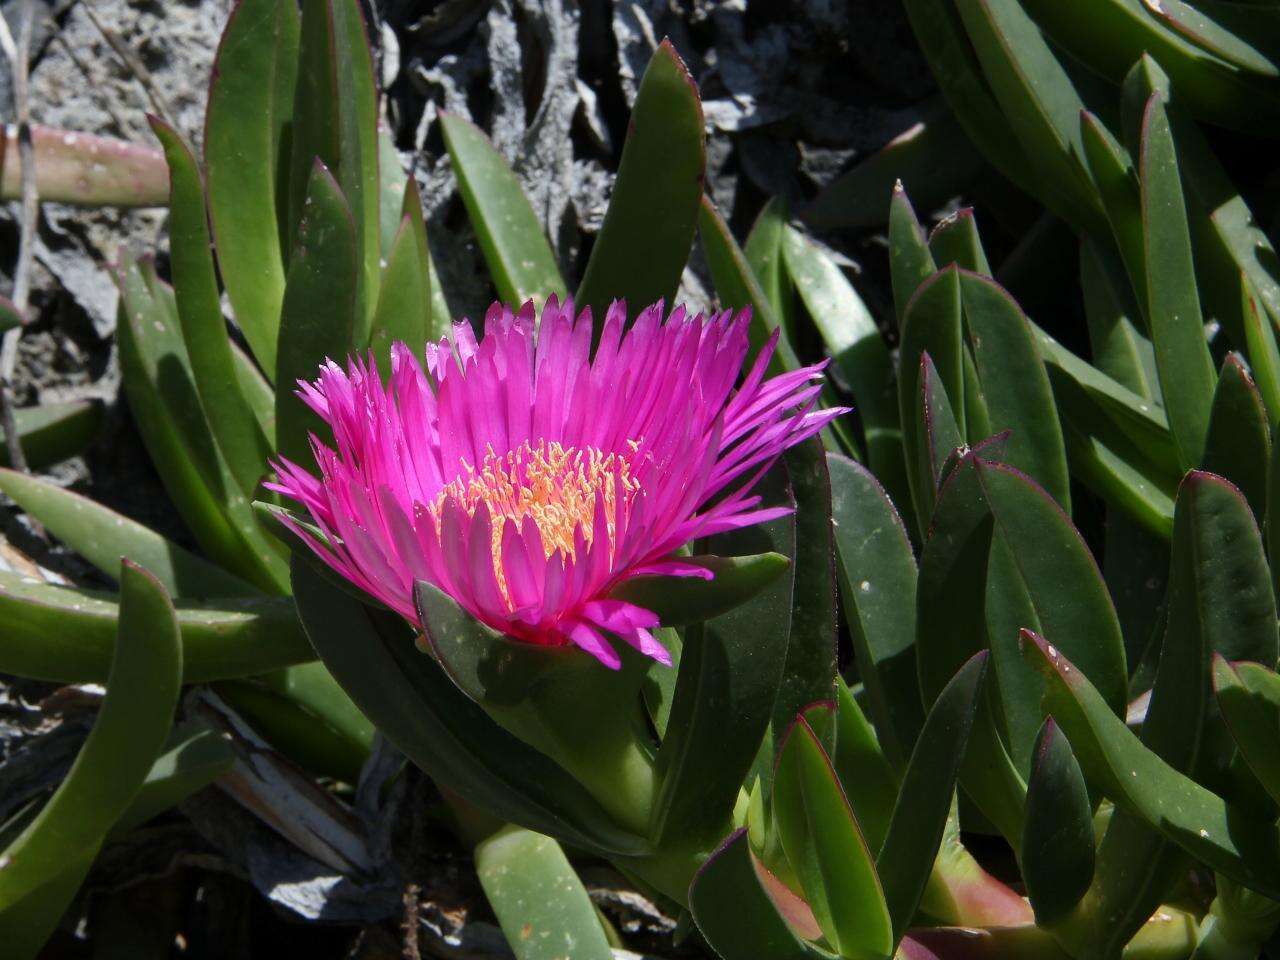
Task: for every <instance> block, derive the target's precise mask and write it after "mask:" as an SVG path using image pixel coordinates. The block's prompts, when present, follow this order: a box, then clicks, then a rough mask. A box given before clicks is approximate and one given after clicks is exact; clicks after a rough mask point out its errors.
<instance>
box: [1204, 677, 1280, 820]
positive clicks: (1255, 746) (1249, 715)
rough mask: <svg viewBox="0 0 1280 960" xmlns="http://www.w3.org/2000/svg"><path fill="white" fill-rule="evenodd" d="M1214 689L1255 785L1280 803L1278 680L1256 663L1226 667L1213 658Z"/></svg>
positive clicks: (1279, 689)
mask: <svg viewBox="0 0 1280 960" xmlns="http://www.w3.org/2000/svg"><path fill="white" fill-rule="evenodd" d="M1213 689H1214V692H1215V693H1216V694H1217V697H1218V706H1219V708H1220V709H1221V710H1222V716H1223V718H1224V719H1225V720H1226V722H1227V727H1228V729H1230V731H1231V737H1232V739H1233V740H1234V741H1235V743H1236V745H1237V746H1238V747H1239V748H1240V753H1241V755H1242V756H1243V757H1244V759H1245V762H1246V763H1247V764H1248V765H1249V769H1250V770H1252V771H1253V774H1254V776H1256V777H1257V778H1258V782H1259V783H1261V784H1262V786H1263V788H1265V789H1266V791H1267V793H1268V794H1270V795H1271V798H1272V799H1273V800H1276V801H1277V802H1280V754H1277V753H1276V750H1275V734H1276V730H1277V729H1280V677H1277V676H1276V674H1275V672H1274V671H1272V670H1269V669H1268V668H1266V667H1264V666H1263V665H1262V664H1259V663H1235V664H1233V663H1228V662H1227V660H1226V659H1225V658H1224V657H1223V656H1222V654H1220V653H1215V654H1214V657H1213Z"/></svg>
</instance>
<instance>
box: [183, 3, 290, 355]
mask: <svg viewBox="0 0 1280 960" xmlns="http://www.w3.org/2000/svg"><path fill="white" fill-rule="evenodd" d="M299 30H300V20H299V16H298V8H297V6H296V5H295V4H291V3H276V2H274V0H242V2H241V3H239V4H238V5H237V6H236V8H235V10H234V11H233V12H232V14H231V19H230V20H228V21H227V26H226V29H225V30H224V31H223V34H222V40H221V42H220V43H219V44H218V54H217V57H216V59H215V61H214V68H213V81H212V84H211V85H210V89H209V109H208V116H207V118H206V120H205V128H204V154H205V163H206V167H207V171H208V178H209V217H210V220H211V221H212V223H213V234H214V237H215V239H216V240H217V241H218V268H219V272H220V273H221V275H222V280H223V283H225V284H226V288H227V297H228V299H230V301H231V309H232V311H233V312H234V314H235V318H236V324H237V325H238V326H239V327H240V330H241V331H242V332H243V333H244V336H245V339H246V340H247V341H248V343H249V347H250V349H252V350H253V353H254V356H255V357H257V359H258V362H259V363H260V364H261V365H262V369H264V370H266V371H267V373H268V374H274V373H275V369H276V337H277V335H278V331H279V326H280V304H281V303H282V302H283V300H284V278H285V271H284V249H283V248H282V246H281V243H282V229H281V226H282V225H281V223H280V221H281V220H284V219H286V218H285V217H282V216H281V212H282V211H284V210H286V209H287V207H288V201H287V198H286V197H282V196H280V195H279V193H280V192H281V185H282V183H283V180H282V178H281V171H280V164H281V160H282V158H281V152H282V150H281V147H282V143H283V138H284V135H285V134H284V131H285V128H286V125H287V124H288V123H289V118H290V114H291V112H292V110H293V103H294V85H295V83H296V82H297V72H298V34H299ZM286 162H287V161H286Z"/></svg>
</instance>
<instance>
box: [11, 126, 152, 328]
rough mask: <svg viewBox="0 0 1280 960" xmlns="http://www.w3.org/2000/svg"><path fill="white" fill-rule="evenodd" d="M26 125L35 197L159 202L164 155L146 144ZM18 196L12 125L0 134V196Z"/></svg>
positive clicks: (88, 203)
mask: <svg viewBox="0 0 1280 960" xmlns="http://www.w3.org/2000/svg"><path fill="white" fill-rule="evenodd" d="M27 129H28V130H29V131H30V133H31V148H32V150H33V151H34V152H35V168H36V193H37V195H38V196H39V197H40V199H41V200H45V201H49V202H52V203H65V204H70V205H73V206H82V207H162V206H164V203H165V198H166V197H167V196H168V195H169V176H168V172H167V171H166V169H165V163H164V156H163V155H162V154H160V153H159V152H158V151H157V150H155V148H153V147H152V146H151V145H150V144H141V143H132V142H130V141H128V140H120V139H118V138H116V137H101V136H97V135H95V134H92V133H84V132H83V131H81V130H74V131H73V130H61V129H57V128H55V127H45V126H41V125H40V124H38V123H33V124H30V125H29V126H28V128H27ZM21 198H22V152H21V149H20V148H19V146H18V128H17V125H16V124H13V125H10V126H8V127H7V128H6V129H5V131H4V135H3V137H0V199H4V200H20V199H21ZM14 315H16V311H14Z"/></svg>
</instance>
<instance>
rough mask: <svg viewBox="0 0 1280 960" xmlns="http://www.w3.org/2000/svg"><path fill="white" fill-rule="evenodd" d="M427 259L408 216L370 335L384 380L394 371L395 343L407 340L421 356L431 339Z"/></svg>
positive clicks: (397, 240) (393, 249) (395, 242)
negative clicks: (392, 347) (392, 352)
mask: <svg viewBox="0 0 1280 960" xmlns="http://www.w3.org/2000/svg"><path fill="white" fill-rule="evenodd" d="M423 239H424V240H425V237H424V238H423ZM427 256H428V254H427V253H426V250H425V246H424V245H423V243H421V242H420V241H419V237H418V234H417V231H416V229H415V224H414V223H413V221H412V219H411V216H410V215H406V216H405V217H404V218H403V219H402V220H401V222H400V229H399V230H397V231H396V233H395V239H394V240H393V241H392V243H391V250H390V251H389V252H388V254H387V257H386V262H387V265H386V266H385V267H384V268H383V270H382V286H381V288H380V289H379V291H378V306H377V309H376V310H375V311H374V314H373V328H372V331H371V333H370V334H369V346H370V347H372V348H373V353H374V357H375V358H376V359H377V361H378V369H379V371H380V372H381V373H382V376H383V377H384V378H386V377H387V376H388V375H389V373H390V371H391V344H393V343H395V342H396V341H398V340H399V341H403V342H404V343H406V344H408V346H409V349H410V350H412V351H413V352H414V353H415V354H420V353H421V352H422V350H423V348H424V347H425V346H426V343H427V341H428V339H430V337H431V333H432V329H431V326H432V325H431V273H430V271H429V270H428V269H427Z"/></svg>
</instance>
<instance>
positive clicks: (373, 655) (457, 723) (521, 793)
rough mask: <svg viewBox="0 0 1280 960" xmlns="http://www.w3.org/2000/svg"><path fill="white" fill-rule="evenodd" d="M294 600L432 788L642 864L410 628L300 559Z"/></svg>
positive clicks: (638, 847)
mask: <svg viewBox="0 0 1280 960" xmlns="http://www.w3.org/2000/svg"><path fill="white" fill-rule="evenodd" d="M292 569H293V586H294V598H295V600H296V601H297V604H298V614H299V616H300V617H301V619H302V623H303V626H304V627H305V628H306V630H307V634H308V636H309V637H310V638H311V642H312V643H313V644H314V646H315V649H316V652H317V653H318V654H319V655H320V657H321V659H322V660H323V661H324V664H325V666H326V667H327V668H328V669H329V672H330V673H332V674H333V676H334V678H335V679H336V680H337V681H338V683H339V684H341V686H342V688H343V689H344V690H345V691H346V692H347V695H348V696H350V697H351V699H352V700H353V701H354V702H355V703H356V705H357V706H358V707H359V708H360V709H361V711H362V712H363V713H364V714H365V716H367V717H368V718H369V719H370V721H372V722H373V724H374V725H375V726H376V727H377V728H378V729H379V730H380V731H381V732H382V733H383V734H384V735H385V736H386V737H387V738H388V739H389V740H390V741H391V742H392V743H394V744H395V745H396V746H397V747H399V748H400V749H401V750H402V751H403V752H404V753H405V755H406V756H408V757H409V759H411V760H412V761H413V762H414V763H416V764H417V765H418V766H419V767H421V768H422V770H423V771H424V772H426V773H427V774H428V775H429V776H430V777H432V779H434V780H436V781H438V782H440V783H442V784H444V785H445V786H447V787H448V788H449V789H451V790H453V791H455V792H456V793H459V794H461V795H462V796H463V797H464V798H466V799H467V800H469V801H470V802H472V803H474V804H475V805H477V806H479V807H481V808H483V809H485V810H487V811H489V812H490V813H492V814H493V815H494V816H497V817H499V818H501V819H504V820H509V821H512V822H514V823H519V824H521V825H522V826H526V827H528V828H529V829H531V830H537V831H538V832H540V833H546V834H548V835H550V836H554V837H556V838H557V839H560V840H563V841H565V842H568V843H570V844H572V845H574V846H576V847H581V848H582V849H585V850H591V851H594V852H596V853H598V854H601V855H604V856H608V855H611V854H612V855H617V854H623V855H636V854H643V853H644V852H646V850H647V845H646V844H644V843H643V842H642V841H640V840H639V838H637V837H636V836H635V835H634V834H632V833H630V832H629V831H625V830H622V829H620V828H618V827H617V826H616V824H615V823H614V822H613V819H612V818H611V817H610V816H609V815H608V814H607V813H606V812H605V811H604V809H603V808H602V807H601V806H600V804H599V802H598V801H596V800H595V799H593V798H592V797H591V796H590V794H588V793H587V792H586V790H585V789H584V788H583V787H582V786H581V785H580V784H579V783H578V782H577V781H576V780H574V779H573V778H572V777H570V776H569V775H568V774H567V773H565V771H564V769H563V768H562V767H560V766H559V765H558V764H556V763H554V762H552V761H551V760H550V759H548V758H547V757H546V756H544V755H543V754H541V753H539V752H538V751H537V750H534V749H533V748H531V747H529V746H527V745H526V744H525V743H523V742H522V741H520V740H518V739H517V738H516V737H514V736H512V735H511V734H510V733H508V732H507V731H505V730H503V729H502V728H501V727H499V726H498V725H497V723H495V722H494V721H493V720H492V719H491V718H490V717H489V716H488V715H486V714H485V712H484V711H483V710H481V709H480V707H479V706H477V705H476V704H475V703H473V702H472V701H471V700H470V699H468V698H467V697H466V695H465V694H463V693H462V691H460V690H459V689H458V688H457V687H456V686H455V685H454V683H453V681H452V680H450V679H449V677H448V676H447V675H446V674H445V673H444V671H443V670H442V669H441V668H440V666H439V664H437V663H436V661H435V660H434V659H433V658H432V657H431V656H429V655H427V654H424V653H423V652H422V651H420V650H419V649H418V648H417V647H416V646H415V645H414V639H413V635H412V633H411V631H410V630H409V628H408V627H407V625H406V624H405V623H404V622H403V621H402V620H401V619H400V618H399V617H398V616H392V615H389V614H381V613H378V612H376V611H372V610H370V609H368V608H367V607H365V606H363V605H361V603H360V602H359V601H358V600H355V599H354V598H352V597H351V596H349V595H347V594H345V593H342V592H341V591H337V590H334V589H333V588H332V587H331V586H329V584H328V582H327V581H325V580H324V579H322V578H321V577H320V576H319V575H318V574H316V573H315V572H313V570H312V568H311V567H310V566H309V565H308V564H307V563H306V562H305V561H304V560H302V559H300V558H298V557H296V556H295V557H294V559H293V567H292Z"/></svg>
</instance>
